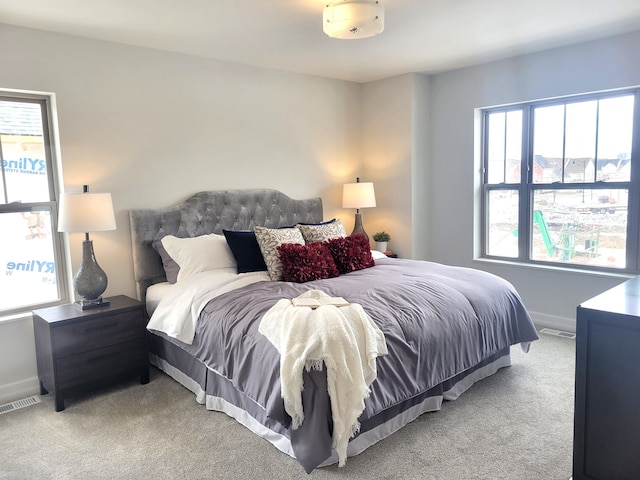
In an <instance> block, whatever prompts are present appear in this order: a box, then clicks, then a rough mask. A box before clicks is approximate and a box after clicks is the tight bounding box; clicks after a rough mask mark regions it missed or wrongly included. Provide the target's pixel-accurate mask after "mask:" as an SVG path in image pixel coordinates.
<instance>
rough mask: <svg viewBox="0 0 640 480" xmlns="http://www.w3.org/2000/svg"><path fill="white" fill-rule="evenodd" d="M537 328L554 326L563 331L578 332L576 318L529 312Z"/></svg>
mask: <svg viewBox="0 0 640 480" xmlns="http://www.w3.org/2000/svg"><path fill="white" fill-rule="evenodd" d="M529 315H531V318H532V320H533V323H534V324H535V326H536V328H537V329H538V330H540V329H541V328H553V329H555V330H561V331H563V332H572V333H575V332H576V319H575V318H567V317H558V316H555V315H548V314H546V313H540V312H529Z"/></svg>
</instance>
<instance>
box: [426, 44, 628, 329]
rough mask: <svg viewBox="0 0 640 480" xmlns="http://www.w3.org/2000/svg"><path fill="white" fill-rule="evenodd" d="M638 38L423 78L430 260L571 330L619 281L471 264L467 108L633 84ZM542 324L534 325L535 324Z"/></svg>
mask: <svg viewBox="0 0 640 480" xmlns="http://www.w3.org/2000/svg"><path fill="white" fill-rule="evenodd" d="M639 45H640V32H637V33H634V34H629V35H624V36H619V37H614V38H610V39H606V40H600V41H594V42H589V43H584V44H580V45H576V46H572V47H566V48H560V49H555V50H550V51H547V52H544V53H538V54H534V55H526V56H522V57H517V58H512V59H509V60H504V61H499V62H493V63H488V64H484V65H480V66H476V67H472V68H465V69H461V70H456V71H452V72H448V73H442V74H439V75H434V76H432V77H431V84H430V87H431V97H430V107H431V108H430V115H431V117H430V118H431V120H430V121H431V130H430V135H429V138H430V142H431V150H430V159H431V162H430V172H429V175H430V179H431V181H430V183H429V189H430V199H431V205H430V207H431V208H430V211H431V224H430V229H429V230H430V235H429V241H430V243H431V245H430V254H431V259H432V260H435V261H438V262H443V263H450V264H455V265H464V266H471V267H476V268H481V269H484V270H488V271H491V272H493V273H496V274H498V275H501V276H503V277H505V278H506V279H508V280H509V281H511V282H512V283H513V284H514V285H515V286H516V288H517V289H518V290H519V291H520V293H521V294H522V296H523V298H524V300H525V303H526V305H527V307H528V308H529V309H530V310H531V311H532V312H533V313H534V316H536V317H537V318H538V319H542V321H544V322H550V323H555V324H556V325H557V326H564V327H565V328H567V329H572V328H575V327H574V325H575V320H574V318H575V308H576V306H577V305H578V304H580V303H581V302H582V301H584V300H586V299H588V298H590V297H592V296H594V295H596V294H598V293H600V292H602V291H604V290H606V289H608V288H610V287H612V286H614V285H616V284H618V283H620V282H621V281H623V280H624V279H625V278H623V277H619V276H612V275H594V274H582V273H575V272H567V271H562V270H557V271H551V270H548V269H539V268H532V267H528V268H527V267H521V266H512V265H499V264H496V263H486V262H477V261H473V249H474V221H476V222H477V221H478V219H477V218H474V213H477V210H476V211H474V205H477V201H478V199H479V197H478V194H479V163H478V161H477V160H478V158H477V155H476V153H477V152H476V150H475V149H474V109H476V108H479V107H486V106H492V105H501V104H508V103H513V102H522V101H527V100H535V99H542V98H549V97H555V96H560V95H571V94H579V93H585V92H592V91H598V90H605V89H613V88H620V87H628V86H635V85H640V49H639V48H638V46H639ZM541 323H542V322H541Z"/></svg>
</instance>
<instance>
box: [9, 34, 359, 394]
mask: <svg viewBox="0 0 640 480" xmlns="http://www.w3.org/2000/svg"><path fill="white" fill-rule="evenodd" d="M0 58H1V59H2V61H0V88H10V89H20V90H35V91H44V92H54V93H55V94H56V100H57V107H58V120H59V131H60V141H61V156H62V169H63V174H64V184H65V189H66V190H67V191H81V186H82V184H85V183H87V184H89V185H90V189H91V190H92V191H95V192H111V194H112V196H113V202H114V208H115V210H116V222H117V227H118V229H117V230H116V231H114V232H101V233H95V234H92V236H91V237H92V239H93V241H94V247H95V252H96V257H97V259H98V262H99V263H100V265H101V266H102V268H103V269H104V270H105V271H106V273H107V276H108V278H109V286H108V288H107V291H106V295H115V294H126V295H130V296H134V297H135V285H134V280H133V269H132V255H131V248H130V242H131V240H130V232H129V221H128V210H129V209H130V208H140V207H161V206H169V205H172V204H174V203H176V202H178V201H180V200H182V199H184V198H185V197H187V196H188V195H190V194H192V193H195V192H198V191H201V190H215V189H228V188H254V187H256V188H258V187H269V188H275V189H279V190H281V191H283V192H285V193H287V194H288V195H289V196H291V197H293V198H310V197H317V196H321V197H322V199H323V201H324V206H325V217H326V218H331V217H332V216H336V215H339V216H341V217H343V218H345V220H350V219H352V218H353V215H352V212H350V211H344V210H342V209H341V195H342V184H343V183H345V182H347V181H351V179H352V178H354V177H355V176H356V175H357V174H360V171H359V170H360V169H361V167H362V159H361V137H362V136H361V122H360V118H361V87H360V85H358V84H354V83H350V82H343V81H337V80H329V79H323V78H319V77H312V76H305V75H296V74H289V73H283V72H278V71H271V70H265V69H258V68H253V67H247V66H242V65H238V64H233V63H224V62H216V61H211V60H206V59H202V58H197V57H189V56H184V55H177V54H171V53H165V52H160V51H155V50H150V49H143V48H135V47H128V46H124V45H119V44H114V43H106V42H100V41H93V40H86V39H81V38H77V37H72V36H65V35H58V34H52V33H46V32H42V31H37V30H29V29H22V28H17V27H10V26H7V25H2V24H0ZM81 242H82V235H81V234H73V235H71V236H70V247H71V254H72V255H71V256H72V268H73V271H76V270H77V268H78V266H79V263H80V253H81ZM31 330H32V327H31V321H30V319H29V320H22V321H21V322H20V321H19V322H14V323H0V339H3V340H2V342H3V343H4V342H5V341H6V342H7V343H8V345H3V344H0V403H1V402H2V401H3V398H2V395H3V390H2V387H1V386H6V385H15V384H16V382H18V383H19V384H20V385H23V384H24V380H25V376H26V375H28V376H27V378H28V379H29V382H30V384H31V385H32V386H33V388H34V391H35V388H36V387H35V386H36V385H37V383H36V380H35V375H36V371H35V353H34V348H33V338H32V337H31V338H29V335H32V333H30V332H31ZM2 347H7V348H6V349H5V348H2ZM17 365H19V366H21V367H20V368H16V366H17ZM27 371H28V374H27ZM6 396H8V395H5V397H6ZM5 399H6V398H5Z"/></svg>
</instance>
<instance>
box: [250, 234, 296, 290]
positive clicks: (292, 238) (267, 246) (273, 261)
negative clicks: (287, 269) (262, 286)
mask: <svg viewBox="0 0 640 480" xmlns="http://www.w3.org/2000/svg"><path fill="white" fill-rule="evenodd" d="M254 230H255V232H256V240H258V245H259V246H260V251H261V252H262V256H263V257H264V263H266V264H267V271H268V272H269V278H271V280H273V281H274V282H277V281H279V280H282V263H280V258H279V257H278V250H277V249H278V246H280V245H282V244H283V243H297V244H298V245H304V238H303V237H302V233H301V232H300V230H298V229H297V228H295V227H293V228H267V227H255V228H254Z"/></svg>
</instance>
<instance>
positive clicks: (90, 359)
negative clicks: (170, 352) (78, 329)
mask: <svg viewBox="0 0 640 480" xmlns="http://www.w3.org/2000/svg"><path fill="white" fill-rule="evenodd" d="M56 363H57V372H58V383H59V385H60V388H63V389H64V388H69V387H73V386H76V385H80V384H83V383H86V382H91V381H95V380H98V379H100V378H104V377H108V376H109V375H116V374H119V373H122V372H126V371H129V370H134V369H136V368H144V367H146V366H147V365H148V358H147V346H146V339H144V338H142V339H139V340H135V341H132V342H126V343H120V344H118V345H112V346H109V347H105V348H100V349H97V350H92V351H88V352H85V353H80V354H78V355H71V356H67V357H64V358H60V359H58V360H57V362H56Z"/></svg>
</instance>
